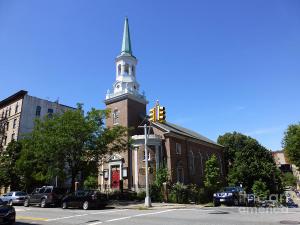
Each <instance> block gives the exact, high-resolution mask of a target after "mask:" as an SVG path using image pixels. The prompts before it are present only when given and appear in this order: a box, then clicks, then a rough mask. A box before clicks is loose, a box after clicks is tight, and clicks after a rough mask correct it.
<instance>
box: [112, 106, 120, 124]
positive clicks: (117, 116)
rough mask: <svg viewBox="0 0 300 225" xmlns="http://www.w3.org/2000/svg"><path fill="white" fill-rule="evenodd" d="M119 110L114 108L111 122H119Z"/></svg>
mask: <svg viewBox="0 0 300 225" xmlns="http://www.w3.org/2000/svg"><path fill="white" fill-rule="evenodd" d="M119 114H120V112H119V110H117V109H115V110H114V112H113V124H114V125H115V124H119Z"/></svg>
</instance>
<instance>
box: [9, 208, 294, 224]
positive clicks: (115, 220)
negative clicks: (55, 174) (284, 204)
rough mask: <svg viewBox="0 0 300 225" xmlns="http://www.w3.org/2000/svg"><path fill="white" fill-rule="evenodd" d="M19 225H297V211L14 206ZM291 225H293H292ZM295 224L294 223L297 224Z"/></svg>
mask: <svg viewBox="0 0 300 225" xmlns="http://www.w3.org/2000/svg"><path fill="white" fill-rule="evenodd" d="M15 208H16V211H17V223H16V224H18V225H28V224H36V225H42V224H51V225H56V224H65V225H67V224H72V225H76V224H85V225H98V224H103V225H104V224H107V225H127V224H128V225H129V224H130V225H133V224H137V225H149V224H151V225H177V224H178V225H193V224H199V225H200V224H201V225H243V224H247V225H248V224H251V225H252V224H259V225H260V224H263V225H267V224H268V225H269V224H300V209H273V210H272V209H260V210H259V211H257V210H255V208H235V207H221V208H202V209H201V208H197V207H189V208H183V209H182V208H181V209H164V208H160V209H150V210H137V209H113V208H110V209H104V210H88V211H84V210H80V209H66V210H63V209H60V208H46V209H43V208H39V207H29V208H24V207H22V206H16V207H15ZM292 222H294V223H292ZM296 222H297V223H296Z"/></svg>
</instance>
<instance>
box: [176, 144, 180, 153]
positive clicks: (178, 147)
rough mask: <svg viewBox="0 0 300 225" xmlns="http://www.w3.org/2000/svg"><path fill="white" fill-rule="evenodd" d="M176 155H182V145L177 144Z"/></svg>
mask: <svg viewBox="0 0 300 225" xmlns="http://www.w3.org/2000/svg"><path fill="white" fill-rule="evenodd" d="M176 155H181V144H179V143H176Z"/></svg>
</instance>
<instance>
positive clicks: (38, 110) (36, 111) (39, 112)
mask: <svg viewBox="0 0 300 225" xmlns="http://www.w3.org/2000/svg"><path fill="white" fill-rule="evenodd" d="M41 110H42V107H41V106H39V105H38V106H37V107H36V110H35V116H36V117H40V116H41ZM48 113H49V109H48Z"/></svg>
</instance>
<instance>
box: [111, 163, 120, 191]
mask: <svg viewBox="0 0 300 225" xmlns="http://www.w3.org/2000/svg"><path fill="white" fill-rule="evenodd" d="M111 188H112V189H119V188H120V166H119V165H115V166H112V167H111Z"/></svg>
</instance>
